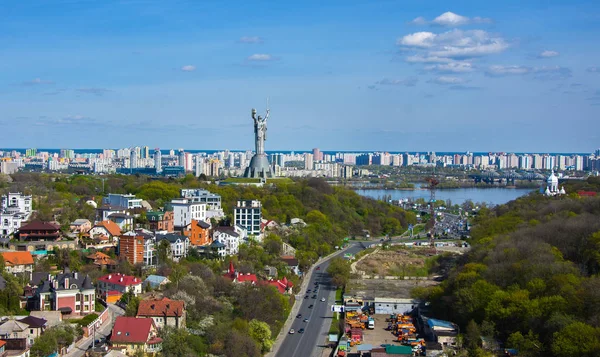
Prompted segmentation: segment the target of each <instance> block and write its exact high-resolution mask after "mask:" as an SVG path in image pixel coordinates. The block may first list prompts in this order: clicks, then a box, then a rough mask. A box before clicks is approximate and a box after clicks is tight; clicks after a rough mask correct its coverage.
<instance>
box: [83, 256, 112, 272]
mask: <svg viewBox="0 0 600 357" xmlns="http://www.w3.org/2000/svg"><path fill="white" fill-rule="evenodd" d="M85 258H86V259H87V260H88V262H90V263H92V264H94V265H95V266H97V267H98V269H100V270H102V269H108V270H113V269H115V268H116V267H117V266H118V265H119V262H117V261H116V260H115V259H113V258H111V257H110V256H109V255H108V254H104V253H102V252H95V253H92V254H90V255H88V256H86V257H85Z"/></svg>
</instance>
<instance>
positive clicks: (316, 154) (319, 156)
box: [312, 148, 323, 161]
mask: <svg viewBox="0 0 600 357" xmlns="http://www.w3.org/2000/svg"><path fill="white" fill-rule="evenodd" d="M312 151H313V152H312V154H313V158H314V160H315V161H323V153H322V152H321V150H319V149H318V148H314V149H313V150H312Z"/></svg>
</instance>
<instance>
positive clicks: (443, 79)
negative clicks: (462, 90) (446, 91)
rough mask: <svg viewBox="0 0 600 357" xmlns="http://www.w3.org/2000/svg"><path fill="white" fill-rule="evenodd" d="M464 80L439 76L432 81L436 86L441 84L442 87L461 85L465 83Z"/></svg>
mask: <svg viewBox="0 0 600 357" xmlns="http://www.w3.org/2000/svg"><path fill="white" fill-rule="evenodd" d="M465 82H466V80H465V79H464V78H460V77H450V76H440V77H437V78H435V79H434V80H433V83H436V84H443V85H447V84H462V83H465Z"/></svg>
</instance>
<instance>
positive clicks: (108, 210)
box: [96, 204, 127, 221]
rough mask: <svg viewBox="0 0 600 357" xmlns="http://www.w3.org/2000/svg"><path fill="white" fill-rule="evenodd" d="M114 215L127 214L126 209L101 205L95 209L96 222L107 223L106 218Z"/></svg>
mask: <svg viewBox="0 0 600 357" xmlns="http://www.w3.org/2000/svg"><path fill="white" fill-rule="evenodd" d="M114 213H124V214H126V213H127V208H126V207H123V206H116V205H109V204H103V205H102V206H100V207H98V208H96V221H107V220H108V217H109V216H110V215H112V214H114Z"/></svg>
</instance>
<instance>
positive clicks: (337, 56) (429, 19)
mask: <svg viewBox="0 0 600 357" xmlns="http://www.w3.org/2000/svg"><path fill="white" fill-rule="evenodd" d="M4 8H5V9H4V10H5V11H4V12H3V14H2V15H0V19H2V21H0V33H2V35H0V36H1V37H0V38H2V41H3V44H4V49H5V54H4V58H3V64H2V67H3V69H5V71H4V73H5V75H4V76H3V78H2V79H1V80H0V105H2V107H3V113H2V114H1V115H0V126H1V127H2V128H3V129H4V130H3V131H5V132H7V133H8V134H10V135H6V136H5V137H4V138H3V146H6V147H22V148H27V147H40V148H41V147H53V146H60V147H69V148H76V149H79V148H85V147H89V146H98V147H123V146H140V145H143V144H144V143H148V144H149V146H150V147H156V146H160V147H173V148H178V147H195V148H198V149H197V150H208V148H215V147H216V148H226V147H230V148H232V150H236V151H244V150H250V149H251V148H252V146H253V135H252V121H251V119H248V116H249V113H250V109H251V108H253V107H256V108H257V109H258V111H259V113H260V112H264V109H265V108H264V107H265V104H266V103H265V101H266V97H269V98H270V100H271V109H272V119H271V120H270V121H269V139H268V141H267V143H266V150H267V151H269V152H277V151H282V150H291V148H293V147H305V148H312V147H321V148H322V150H323V151H349V152H352V151H356V152H364V151H384V152H385V151H388V152H406V151H411V152H415V151H417V152H426V151H436V152H466V151H471V152H561V153H585V152H588V151H590V150H594V148H596V147H598V143H600V135H598V133H600V121H598V120H597V118H598V114H600V86H598V85H597V83H598V79H599V78H600V49H599V48H598V47H597V46H596V39H597V35H598V33H599V30H600V22H599V21H598V19H599V18H600V4H598V3H597V2H592V1H583V0H580V1H572V2H565V1H556V0H551V1H546V2H544V3H540V4H537V3H535V4H533V3H522V2H520V1H516V0H509V1H505V2H501V3H487V2H486V3H481V2H476V1H463V2H461V3H457V4H454V5H453V6H451V7H449V6H448V5H447V3H446V2H442V1H431V2H427V3H416V2H413V3H404V2H403V3H397V2H390V1H374V2H371V1H369V2H367V1H358V0H355V1H350V2H348V1H344V2H341V1H332V2H328V3H327V4H325V5H324V4H321V3H320V2H314V1H308V2H305V3H303V6H302V8H300V7H299V8H297V9H291V8H290V7H289V6H281V5H274V4H271V3H269V2H261V1H258V2H253V3H251V4H250V3H246V2H233V3H230V4H228V6H222V5H221V4H217V3H213V4H207V3H194V2H184V1H183V2H177V3H176V4H171V3H169V4H166V3H164V2H161V1H157V0H137V1H106V2H94V1H90V2H71V1H59V2H53V3H52V4H46V3H44V2H42V1H30V2H28V3H14V4H10V5H5V6H4ZM90 142H96V143H97V144H96V145H90ZM309 150H310V149H309Z"/></svg>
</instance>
